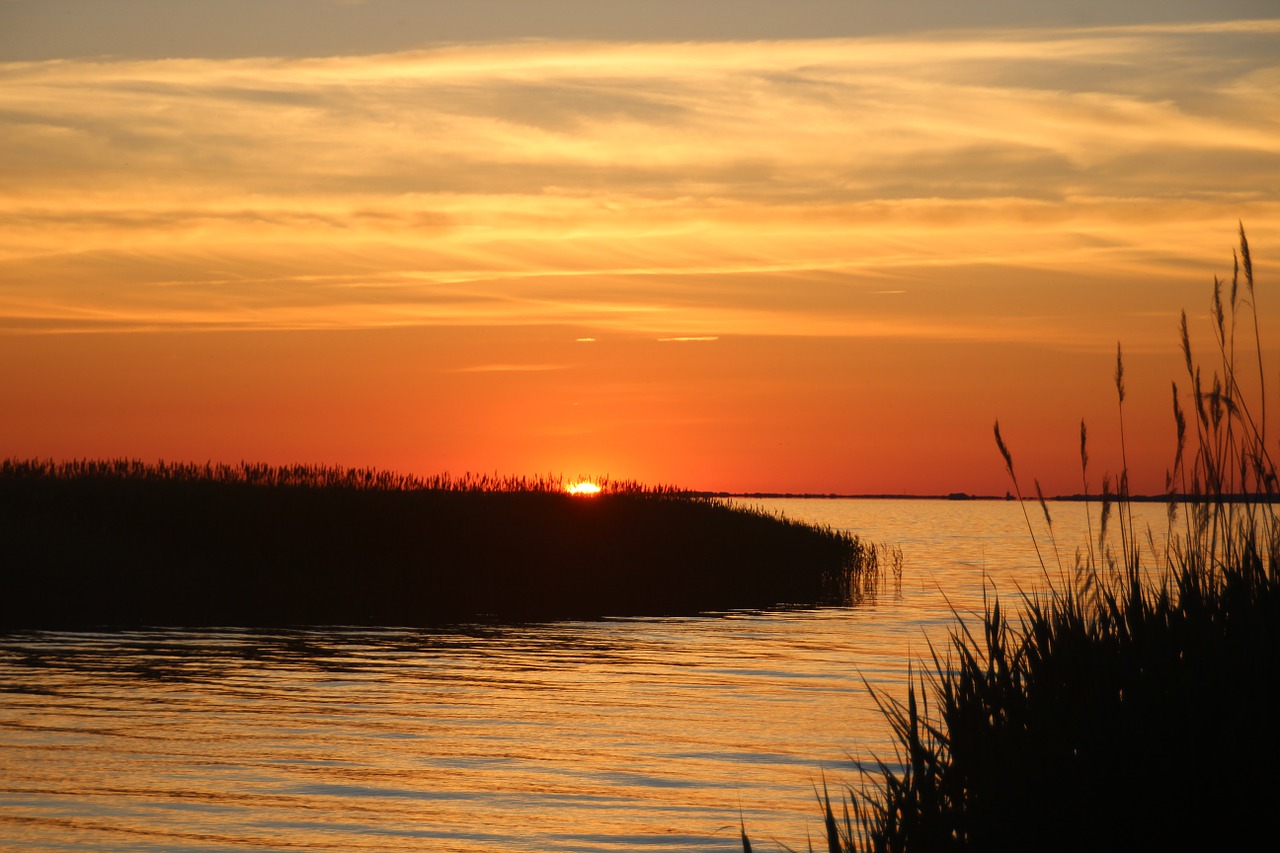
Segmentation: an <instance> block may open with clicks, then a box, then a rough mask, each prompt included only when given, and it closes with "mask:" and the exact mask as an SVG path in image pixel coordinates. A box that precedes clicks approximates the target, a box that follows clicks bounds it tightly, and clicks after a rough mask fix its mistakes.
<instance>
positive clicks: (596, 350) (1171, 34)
mask: <svg viewBox="0 0 1280 853" xmlns="http://www.w3.org/2000/svg"><path fill="white" fill-rule="evenodd" d="M0 163H3V167H2V168H0V395H2V396H0V399H2V400H3V409H2V410H0V457H4V456H7V457H31V456H39V457H54V458H69V457H86V456H87V457H116V456H129V457H138V458H142V459H146V460H155V459H159V458H165V459H180V460H191V461H205V460H215V461H229V462H234V461H238V460H241V459H245V460H253V461H264V462H273V463H284V462H295V461H296V462H317V463H331V464H340V465H374V466H378V467H384V468H392V469H396V470H400V471H405V472H413V473H419V474H432V473H437V472H441V471H450V472H453V473H461V472H463V471H473V472H493V471H497V472H500V473H503V474H536V473H540V472H541V473H547V472H552V473H563V474H565V475H568V476H571V477H572V476H574V475H577V474H580V473H581V474H609V475H612V476H614V477H622V478H633V479H639V480H642V481H646V482H661V483H671V484H677V485H682V486H687V487H691V488H700V489H724V490H732V491H791V492H845V493H945V492H951V491H962V490H963V491H968V492H976V493H1000V494H1002V493H1003V492H1004V490H1005V488H1006V485H1007V482H1006V478H1005V473H1004V470H1003V467H1002V463H1001V461H1000V457H999V455H998V453H997V451H996V448H995V444H994V441H993V440H992V434H991V425H992V422H993V421H994V420H995V419H997V418H999V420H1000V422H1001V427H1002V431H1003V433H1004V436H1005V438H1006V440H1007V441H1008V442H1009V444H1010V446H1011V449H1012V450H1013V453H1014V455H1015V458H1016V459H1017V463H1018V468H1019V473H1020V474H1023V475H1025V476H1026V478H1027V479H1028V481H1029V480H1030V478H1031V477H1033V476H1035V477H1039V479H1040V480H1041V482H1042V483H1043V484H1044V488H1045V491H1046V492H1047V493H1069V492H1077V491H1080V488H1081V486H1080V473H1079V467H1078V464H1079V458H1078V455H1077V451H1078V446H1079V424H1080V419H1081V418H1084V419H1086V420H1087V422H1088V425H1089V430H1090V437H1091V442H1092V459H1091V463H1092V465H1093V466H1094V467H1093V474H1092V479H1093V485H1094V487H1095V488H1097V486H1098V485H1099V483H1100V481H1101V477H1102V473H1103V472H1104V471H1105V470H1111V471H1115V470H1116V469H1117V468H1118V467H1119V465H1120V461H1119V452H1118V447H1117V442H1116V435H1117V432H1118V427H1119V421H1118V413H1117V407H1116V398H1115V389H1114V386H1113V384H1112V372H1113V369H1114V365H1115V350H1116V344H1117V341H1120V342H1122V343H1123V346H1124V350H1125V361H1126V363H1125V367H1126V385H1127V390H1128V394H1129V396H1128V399H1127V400H1126V403H1125V405H1126V409H1125V419H1126V420H1125V429H1126V435H1127V438H1128V439H1129V447H1128V451H1129V462H1130V466H1131V468H1132V469H1133V478H1134V481H1135V482H1134V485H1135V488H1136V489H1137V490H1146V491H1158V490H1160V489H1161V488H1162V487H1163V481H1164V472H1165V469H1166V467H1167V466H1168V465H1169V464H1170V462H1171V460H1172V456H1173V450H1174V428H1173V419H1172V416H1171V405H1170V384H1169V383H1170V381H1171V380H1179V381H1180V384H1181V385H1182V386H1183V387H1184V388H1185V382H1181V380H1182V378H1183V376H1184V373H1183V368H1182V366H1181V354H1180V352H1179V351H1178V348H1177V325H1178V314H1179V311H1180V310H1181V309H1183V308H1186V309H1187V312H1188V316H1189V319H1190V324H1191V330H1192V338H1193V340H1192V342H1193V345H1194V346H1195V347H1196V348H1197V350H1198V351H1199V352H1207V350H1208V349H1209V347H1210V345H1211V343H1212V337H1211V335H1210V332H1209V324H1208V313H1209V298H1210V294H1211V286H1212V281H1213V277H1214V276H1215V275H1218V276H1225V277H1229V276H1230V275H1231V251H1232V248H1233V247H1234V246H1235V244H1236V240H1237V237H1236V229H1237V227H1238V223H1239V222H1243V223H1244V226H1245V228H1246V229H1247V231H1248V234H1249V238H1250V244H1251V247H1252V249H1253V254H1254V257H1255V259H1256V264H1255V269H1256V271H1257V274H1258V283H1259V291H1258V301H1259V303H1260V305H1259V307H1260V311H1261V326H1262V337H1263V338H1264V343H1265V344H1267V349H1266V357H1267V359H1268V362H1267V365H1268V367H1267V369H1268V371H1269V376H1268V381H1269V382H1271V383H1272V385H1271V387H1272V388H1273V389H1274V388H1277V387H1280V372H1278V371H1280V349H1277V346H1278V345H1280V344H1278V342H1280V289H1277V284H1278V283H1280V277H1277V276H1276V275H1275V274H1274V273H1273V272H1272V270H1274V269H1275V259H1280V194H1278V190H1280V16H1277V10H1276V6H1275V3H1274V2H1270V0H1258V1H1257V2H1243V0H1242V2H1231V0H1227V2H1134V3H1127V4H1120V3H1114V2H1085V3H1071V2H1066V3H1039V2H1009V0H1004V2H975V3H968V4H944V3H938V2H924V0H897V2H871V1H870V0H869V1H868V2H855V0H801V1H800V2H796V0H792V2H766V1H765V0H739V1H738V2H728V1H727V0H682V2H667V0H650V2H644V3H640V2H627V3H622V2H608V0H552V1H550V2H529V0H475V1H474V2H468V3H457V2H433V1H432V0H418V2H407V0H365V2H359V0H345V2H344V0H253V1H252V2H249V1H248V0H222V2H218V3H210V2H205V0H199V2H194V1H193V0H164V2H158V0H119V2H94V1H93V0H0ZM1250 323H1251V320H1250ZM1184 393H1185V392H1184ZM1274 399H1275V398H1274V397H1273V400H1274ZM1186 402H1187V401H1186V400H1185V399H1184V404H1185V403H1186Z"/></svg>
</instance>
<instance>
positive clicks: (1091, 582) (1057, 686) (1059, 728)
mask: <svg viewBox="0 0 1280 853" xmlns="http://www.w3.org/2000/svg"><path fill="white" fill-rule="evenodd" d="M1239 238H1240V249H1239V253H1238V254H1237V255H1236V265H1235V272H1234V274H1233V276H1232V279H1231V281H1230V287H1229V290H1227V295H1226V298H1224V293H1223V291H1224V289H1226V285H1227V283H1226V282H1223V281H1219V280H1218V279H1216V278H1215V280H1214V292H1213V302H1212V305H1213V312H1212V325H1213V334H1214V339H1215V344H1216V346H1215V355H1216V365H1215V366H1214V368H1213V370H1212V379H1211V380H1209V381H1206V380H1204V379H1203V378H1202V377H1203V376H1204V371H1203V369H1202V366H1200V365H1198V364H1197V363H1196V361H1195V359H1194V358H1193V356H1192V350H1191V344H1190V336H1189V334H1188V330H1187V322H1186V314H1185V312H1184V313H1183V315H1182V324H1181V328H1180V338H1181V346H1182V350H1183V354H1184V356H1185V364H1186V369H1187V374H1188V381H1189V383H1190V386H1191V388H1192V394H1191V399H1192V401H1193V410H1192V414H1193V417H1192V418H1191V420H1192V423H1193V429H1191V430H1189V429H1188V427H1187V420H1188V419H1187V416H1186V412H1185V411H1184V410H1183V408H1182V406H1181V403H1180V395H1179V393H1178V390H1177V386H1176V384H1175V386H1174V391H1173V399H1174V420H1175V425H1176V429H1177V446H1176V452H1175V458H1174V465H1173V467H1172V468H1171V469H1170V471H1169V473H1168V477H1167V485H1168V497H1169V498H1170V503H1169V518H1168V525H1167V531H1166V534H1167V536H1168V546H1167V548H1166V549H1165V551H1164V554H1163V556H1160V555H1158V554H1157V552H1156V549H1155V547H1154V545H1153V539H1154V537H1153V535H1152V534H1151V532H1149V531H1146V532H1144V531H1139V530H1138V529H1136V527H1135V524H1134V521H1133V516H1132V513H1131V509H1132V500H1131V498H1130V496H1129V492H1128V488H1129V486H1128V481H1129V478H1128V469H1127V463H1124V462H1123V458H1124V457H1123V455H1122V466H1123V467H1122V468H1121V471H1120V474H1119V476H1118V477H1117V478H1116V479H1115V480H1114V482H1113V481H1112V480H1111V478H1109V477H1108V478H1104V480H1103V490H1102V491H1103V494H1102V496H1101V506H1100V507H1099V510H1100V513H1099V522H1100V524H1099V529H1098V539H1097V541H1096V542H1095V541H1093V536H1092V531H1093V526H1092V521H1090V541H1089V542H1087V543H1086V545H1085V548H1084V549H1082V550H1081V551H1080V552H1078V554H1077V557H1076V565H1075V567H1074V568H1073V569H1068V570H1065V571H1059V572H1058V575H1057V579H1056V580H1054V581H1053V582H1052V583H1050V584H1049V586H1048V589H1047V590H1046V591H1044V592H1039V593H1033V594H1029V595H1025V596H1023V600H1022V612H1021V613H1019V614H1017V615H1016V616H1012V617H1011V616H1010V614H1009V612H1008V610H1007V609H1006V608H1004V607H1002V606H1001V604H1000V602H999V600H998V599H995V598H992V599H991V600H990V601H988V603H987V606H986V608H985V613H984V616H983V618H982V620H981V624H980V625H979V626H977V627H976V628H975V627H973V626H971V625H970V624H968V623H966V622H964V621H963V620H961V619H960V618H959V616H957V618H956V623H955V626H954V628H953V629H952V631H951V634H950V639H949V642H948V643H947V644H946V645H945V647H944V648H943V649H940V650H938V649H935V650H932V660H931V662H930V664H931V671H929V672H927V674H923V673H916V674H911V672H910V671H909V674H908V684H909V685H910V686H909V688H908V690H907V696H906V701H905V702H902V701H899V700H896V699H893V698H891V697H887V696H883V695H877V696H876V701H877V702H878V703H879V704H880V707H881V710H882V711H883V713H884V715H885V718H886V719H887V721H888V723H889V725H890V727H891V730H892V734H893V736H894V739H895V742H896V755H895V756H893V757H892V759H890V758H888V757H885V758H883V759H882V760H879V761H876V762H874V763H872V764H869V765H868V764H862V765H859V766H860V770H861V774H860V778H861V781H860V782H859V784H858V786H857V787H856V788H850V789H849V790H847V791H846V797H845V801H844V810H843V820H842V821H841V820H837V819H836V818H835V816H834V814H833V811H832V803H831V798H830V796H825V794H824V796H823V797H820V805H821V806H822V808H823V811H824V818H825V820H824V824H825V826H826V830H827V839H826V840H827V846H828V850H829V851H831V853H842V852H843V851H997V853H998V852H999V851H1011V850H1019V851H1025V850H1125V851H1129V850H1138V849H1143V850H1146V849H1150V850H1230V849H1242V848H1245V847H1246V846H1252V845H1255V844H1257V843H1258V840H1259V839H1265V838H1269V837H1274V829H1275V826H1276V817H1275V808H1276V803H1277V801H1278V798H1280V774H1278V772H1277V767H1278V766H1280V727H1277V724H1276V718H1275V707H1276V705H1275V692H1276V688H1277V686H1280V523H1278V522H1277V515H1276V501H1277V488H1276V487H1277V479H1276V468H1275V464H1274V462H1273V459H1272V456H1271V454H1270V451H1269V449H1268V447H1267V425H1266V420H1265V411H1266V398H1265V388H1266V383H1265V375H1264V368H1263V366H1262V357H1261V344H1260V342H1259V340H1258V337H1257V308H1256V304H1257V303H1256V296H1255V292H1254V281H1253V266H1252V258H1251V256H1250V253H1249V246H1248V241H1247V239H1246V237H1245V233H1244V229H1243V226H1242V227H1241V229H1240V234H1239ZM1242 270H1243V273H1244V278H1243V284H1244V288H1243V289H1241V286H1240V285H1241V280H1240V273H1241V271H1242ZM1245 306H1247V307H1248V309H1249V311H1250V313H1252V314H1253V324H1252V325H1253V328H1252V330H1251V331H1252V332H1253V341H1252V343H1253V346H1254V350H1255V351H1256V353H1257V356H1258V358H1257V371H1258V372H1257V375H1256V377H1251V381H1252V380H1255V379H1256V385H1254V388H1255V389H1256V390H1255V391H1254V393H1253V395H1252V396H1250V395H1249V394H1246V392H1245V390H1244V388H1242V378H1243V374H1244V372H1245V371H1246V370H1251V369H1252V368H1251V367H1248V366H1244V365H1242V363H1241V362H1240V361H1238V360H1237V349H1236V347H1237V331H1238V327H1240V326H1244V327H1245V328H1244V330H1243V331H1242V332H1241V337H1242V338H1244V337H1245V336H1246V335H1247V333H1248V331H1249V330H1248V327H1247V320H1244V321H1242V320H1241V318H1240V313H1241V309H1242V308H1243V307H1245ZM1243 346H1247V344H1242V347H1243ZM1115 385H1116V393H1117V398H1118V401H1119V405H1120V409H1119V417H1120V421H1121V430H1122V431H1121V436H1122V438H1121V441H1122V444H1123V441H1124V438H1123V419H1124V396H1125V387H1124V360H1123V355H1122V353H1121V352H1120V351H1119V350H1117V356H1116V372H1115ZM1080 435H1081V440H1080V457H1081V472H1082V476H1083V480H1084V483H1085V491H1086V493H1087V492H1088V491H1089V487H1088V477H1089V474H1088V472H1089V459H1088V433H1087V429H1086V428H1085V426H1084V425H1083V424H1082V425H1081V434H1080ZM995 438H996V444H997V448H998V449H999V451H1000V454H1001V457H1002V458H1003V460H1004V463H1005V466H1006V468H1007V471H1008V474H1009V476H1010V478H1011V481H1012V485H1013V489H1014V491H1015V492H1016V493H1017V494H1018V495H1019V497H1020V498H1021V495H1022V490H1021V487H1020V484H1019V481H1018V477H1017V475H1016V474H1015V472H1014V464H1013V456H1012V453H1011V452H1010V450H1009V448H1008V445H1007V444H1006V443H1005V440H1004V437H1003V436H1002V435H1001V433H1000V429H999V425H998V424H997V425H996V428H995ZM1036 491H1037V498H1038V501H1039V503H1040V506H1041V508H1042V509H1043V510H1044V513H1045V519H1046V521H1047V522H1049V530H1050V536H1052V522H1051V520H1050V517H1049V512H1048V507H1047V505H1046V504H1045V502H1044V500H1043V497H1042V496H1041V495H1040V494H1039V487H1038V484H1037V489H1036ZM1023 506H1024V512H1025V503H1024V504H1023ZM1113 514H1114V520H1115V522H1116V532H1117V535H1118V539H1119V543H1120V549H1119V553H1116V552H1115V551H1114V550H1113V548H1112V547H1111V545H1110V544H1109V543H1110V541H1111V539H1110V538H1109V537H1108V529H1109V527H1108V525H1109V523H1110V521H1111V519H1112V517H1113ZM1027 526H1028V531H1029V532H1030V533H1031V536H1032V539H1033V541H1035V533H1034V531H1032V528H1031V522H1030V518H1029V516H1028V517H1027ZM1036 552H1037V554H1038V555H1040V560H1041V567H1042V569H1044V571H1045V574H1046V577H1049V578H1051V577H1052V575H1051V572H1050V569H1049V567H1048V566H1046V564H1045V562H1044V554H1045V549H1041V548H1040V545H1039V543H1037V545H1036ZM1054 552H1055V553H1056V543H1055V545H1054ZM868 689H870V688H868ZM1263 843H1265V842H1263Z"/></svg>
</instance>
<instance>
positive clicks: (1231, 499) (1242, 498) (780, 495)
mask: <svg viewBox="0 0 1280 853" xmlns="http://www.w3.org/2000/svg"><path fill="white" fill-rule="evenodd" d="M689 494H690V495H692V496H694V497H700V498H752V499H762V500H774V499H780V500H852V501H1001V502H1007V501H1016V500H1017V498H1016V497H1014V496H1012V495H971V494H968V493H966V492H953V493H951V494H946V495H897V494H866V495H863V494H839V493H816V492H690V493H689ZM1102 498H1103V496H1102V495H1054V496H1053V497H1046V498H1045V500H1046V501H1059V502H1074V503H1083V502H1085V501H1090V502H1100V501H1101V500H1102ZM1023 499H1024V500H1026V501H1035V500H1036V498H1034V497H1024V498H1023ZM1107 499H1108V500H1110V501H1117V500H1119V499H1120V497H1119V496H1118V495H1108V496H1107ZM1125 500H1128V501H1132V502H1133V503H1188V502H1191V501H1195V502H1198V503H1205V502H1214V501H1222V502H1224V503H1280V496H1276V497H1274V498H1272V499H1270V500H1268V499H1267V498H1266V496H1264V495H1217V496H1214V495H1200V496H1196V495H1127V496H1126V497H1125Z"/></svg>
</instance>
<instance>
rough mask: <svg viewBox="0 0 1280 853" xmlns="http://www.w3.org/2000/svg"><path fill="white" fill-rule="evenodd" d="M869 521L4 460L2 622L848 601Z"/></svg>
mask: <svg viewBox="0 0 1280 853" xmlns="http://www.w3.org/2000/svg"><path fill="white" fill-rule="evenodd" d="M875 559H876V554H875V549H874V548H873V547H872V546H870V545H869V544H867V543H863V542H862V541H860V540H859V539H858V538H857V537H855V536H850V535H848V534H845V533H842V532H838V531H833V530H829V529H820V528H816V527H812V526H809V525H805V524H801V523H799V522H794V521H789V520H786V519H781V518H777V517H774V516H771V515H768V514H765V513H763V512H758V511H754V510H750V509H746V508H742V507H735V506H730V505H727V504H726V503H725V502H723V501H719V500H715V499H712V498H708V497H702V496H697V495H692V494H689V493H684V492H679V491H676V490H673V489H665V488H658V489H645V488H642V487H637V486H634V485H630V486H624V487H619V488H616V489H613V490H606V491H605V492H603V493H601V494H599V495H595V496H592V497H575V496H572V495H569V494H566V493H565V492H564V490H563V489H562V488H560V487H559V485H558V483H556V482H551V481H538V482H532V483H531V482H525V481H489V480H487V479H483V478H464V479H463V480H460V481H448V482H442V481H432V482H423V481H419V480H415V479H413V478H404V477H397V476H395V475H387V474H385V473H381V472H369V471H343V470H340V469H327V468H324V469H316V468H302V467H294V468H268V467H265V466H247V465H246V466H239V467H227V466H217V467H209V466H181V465H179V466H145V465H141V464H140V463H133V462H127V461H126V462H118V463H112V462H103V463H96V462H86V463H74V464H67V465H55V464H52V463H31V462H14V461H7V462H4V463H3V464H2V465H0V629H15V628H87V627H112V626H116V627H125V626H141V625H157V626H158V625H171V626H206V625H237V626H288V625H318V624H347V625H396V626H419V625H430V624H439V623H442V622H456V621H468V620H476V619H502V620H543V619H566V618H574V619H581V618H598V617H603V616H624V615H675V614H692V613H699V612H708V611H722V610H734V609H753V608H767V607H773V606H778V605H785V604H791V605H816V604H835V603H842V602H845V601H848V600H849V599H850V598H851V596H855V595H856V594H857V592H858V590H859V589H860V588H861V587H860V584H861V582H862V578H864V577H865V576H866V575H867V574H868V572H872V571H874V569H875Z"/></svg>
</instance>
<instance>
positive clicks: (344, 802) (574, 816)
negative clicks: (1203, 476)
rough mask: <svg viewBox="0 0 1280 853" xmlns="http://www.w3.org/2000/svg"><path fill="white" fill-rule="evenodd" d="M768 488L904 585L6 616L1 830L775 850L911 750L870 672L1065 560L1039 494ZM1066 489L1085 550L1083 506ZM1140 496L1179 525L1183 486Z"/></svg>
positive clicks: (77, 840) (18, 846) (198, 842)
mask: <svg viewBox="0 0 1280 853" xmlns="http://www.w3.org/2000/svg"><path fill="white" fill-rule="evenodd" d="M753 503H755V504H757V505H763V506H765V507H766V508H769V509H772V510H777V511H783V512H785V513H786V514H787V515H788V516H790V517H793V518H800V519H805V520H812V521H816V522H819V523H823V524H829V525H831V526H833V527H839V528H844V529H850V530H852V531H853V532H856V533H858V534H860V535H862V536H863V537H864V538H866V539H869V540H871V541H876V542H890V543H896V544H899V545H901V547H902V549H903V552H904V557H905V568H904V573H903V583H902V587H901V590H897V591H895V590H887V591H885V592H884V593H882V594H881V596H880V597H879V598H878V599H877V600H875V601H874V602H871V603H868V604H865V605H862V606H860V607H858V608H855V609H825V610H796V611H786V612H776V613H739V614H728V615H722V616H708V617H701V618H679V619H628V620H609V621H605V622H598V623H560V624H550V625H526V626H470V627H459V628H455V629H451V630H439V631H430V632H423V631H401V630H348V629H339V630H314V631H290V632H269V633H266V632H250V631H241V630H230V629H228V630H208V631H134V632H128V633H122V634H68V633H48V632H42V633H29V634H19V635H9V636H0V848H3V849H5V850H15V851H16V850H49V851H53V850H78V851H90V850H93V851H125V850H128V851H140V850H141V851H146V850H165V851H223V850H237V851H284V850H295V849H307V850H344V851H361V850H423V851H425V850H432V851H493V850H531V851H535V850H536V851H597V850H600V851H607V850H636V849H645V850H654V851H676V850H700V851H701V850H706V851H710V850H736V849H739V848H738V845H737V821H738V817H739V814H741V816H742V818H743V820H744V821H745V823H746V825H747V827H748V829H749V831H750V832H751V833H752V835H753V837H754V838H755V839H756V840H757V842H759V844H758V846H759V847H761V848H762V849H763V848H768V847H770V846H771V845H770V844H769V843H768V840H769V839H777V840H778V841H781V842H785V843H787V844H789V845H791V846H793V847H797V848H798V849H804V848H805V845H806V842H805V834H806V832H808V833H810V834H812V835H813V836H814V837H820V834H821V829H820V826H819V824H818V821H817V820H816V814H817V812H816V810H815V807H814V787H813V786H814V785H815V783H816V784H821V780H822V778H823V776H824V775H825V777H826V778H827V779H828V780H830V781H831V782H833V783H834V782H841V781H853V780H854V778H855V776H854V773H853V771H852V769H851V766H850V761H849V756H850V755H855V754H857V755H866V754H867V753H869V752H875V753H877V754H879V755H882V756H886V757H887V756H889V755H891V751H892V747H891V745H890V744H889V742H888V741H887V729H886V726H885V725H884V723H883V720H882V719H881V718H880V716H879V714H878V712H877V711H876V709H875V705H874V702H873V701H872V698H871V696H870V695H869V693H868V691H867V689H866V687H865V686H864V684H863V679H864V678H865V679H866V681H867V682H869V683H870V684H871V685H873V686H875V687H877V688H879V689H884V690H887V691H888V692H889V693H890V694H891V695H895V696H897V695H901V693H902V685H903V679H904V677H905V672H906V664H907V661H908V660H909V659H910V658H912V657H914V658H919V656H920V655H921V654H923V653H924V652H925V651H926V649H927V645H926V638H932V639H933V640H934V641H935V642H937V641H939V640H941V639H942V638H944V637H945V632H946V628H947V626H948V625H949V624H950V623H951V616H950V608H951V607H955V608H956V609H957V610H958V611H960V612H968V611H973V610H977V609H980V607H981V602H982V595H983V589H984V578H986V582H987V584H988V585H994V586H995V588H997V589H998V590H999V591H1000V593H1001V594H1002V595H1003V596H1005V598H1006V599H1008V598H1009V597H1010V596H1015V595H1016V593H1017V590H1018V589H1024V590H1029V589H1031V588H1032V587H1034V586H1036V585H1038V584H1040V583H1041V582H1042V575H1041V571H1040V569H1039V566H1038V563H1037V562H1036V558H1035V554H1034V551H1033V550H1032V547H1031V545H1030V542H1029V540H1028V537H1027V534H1026V528H1025V522H1024V520H1023V517H1022V515H1021V513H1020V511H1019V510H1018V507H1017V505H1016V504H1007V503H1002V502H946V501H929V502H922V501H845V500H830V501H827V500H822V501H813V500H809V501H799V500H791V501H783V500H771V501H756V502H753ZM1036 509H1037V512H1038V507H1037V508H1036ZM1051 509H1052V511H1053V512H1054V513H1055V519H1054V521H1055V526H1056V527H1057V528H1058V531H1059V537H1060V544H1061V545H1063V546H1064V551H1063V560H1064V562H1065V563H1067V564H1068V565H1069V564H1070V562H1071V558H1070V555H1068V554H1067V553H1066V551H1065V547H1066V546H1067V545H1068V543H1069V547H1070V549H1071V550H1072V551H1074V547H1075V545H1077V544H1082V543H1083V542H1084V537H1085V532H1084V531H1085V523H1084V516H1083V509H1082V508H1080V507H1079V506H1078V505H1063V504H1056V505H1052V506H1051ZM1136 512H1137V513H1138V514H1139V515H1140V518H1147V519H1149V520H1150V524H1151V526H1152V527H1153V528H1155V529H1157V530H1160V529H1163V523H1164V522H1163V519H1164V516H1163V512H1164V509H1163V507H1159V506H1150V507H1142V506H1139V507H1138V508H1137V510H1136ZM1140 523H1142V522H1140ZM1095 524H1096V520H1095ZM1077 528H1078V529H1077ZM1041 545H1042V549H1044V550H1045V551H1047V552H1049V553H1050V554H1051V551H1050V549H1049V548H1048V547H1047V543H1045V542H1042V543H1041ZM1048 559H1050V561H1052V557H1051V556H1049V557H1048Z"/></svg>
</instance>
